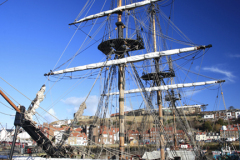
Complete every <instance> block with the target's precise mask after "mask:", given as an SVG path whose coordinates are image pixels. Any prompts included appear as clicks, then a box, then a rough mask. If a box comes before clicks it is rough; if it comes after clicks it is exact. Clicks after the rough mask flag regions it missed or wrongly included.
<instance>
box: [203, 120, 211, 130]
mask: <svg viewBox="0 0 240 160" xmlns="http://www.w3.org/2000/svg"><path fill="white" fill-rule="evenodd" d="M203 130H204V131H212V125H211V122H209V121H206V122H204V124H203Z"/></svg>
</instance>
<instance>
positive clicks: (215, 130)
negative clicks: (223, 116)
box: [213, 123, 222, 132]
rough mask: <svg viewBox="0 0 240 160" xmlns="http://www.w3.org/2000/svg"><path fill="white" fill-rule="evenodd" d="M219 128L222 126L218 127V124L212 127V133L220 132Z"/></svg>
mask: <svg viewBox="0 0 240 160" xmlns="http://www.w3.org/2000/svg"><path fill="white" fill-rule="evenodd" d="M221 127H222V125H220V124H218V123H217V124H216V125H215V126H214V127H213V130H214V132H220V129H221Z"/></svg>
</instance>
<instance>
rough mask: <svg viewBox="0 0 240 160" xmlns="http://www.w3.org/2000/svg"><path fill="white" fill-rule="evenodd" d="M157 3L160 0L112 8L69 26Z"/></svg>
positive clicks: (146, 0)
mask: <svg viewBox="0 0 240 160" xmlns="http://www.w3.org/2000/svg"><path fill="white" fill-rule="evenodd" d="M157 1H160V0H145V1H142V2H137V3H132V4H129V5H125V6H121V7H117V8H114V9H113V10H108V11H104V12H100V13H97V14H94V15H90V16H87V17H85V18H82V19H80V20H78V21H75V22H73V23H71V24H69V25H73V24H77V23H81V22H84V21H88V20H92V19H96V18H100V17H104V16H108V15H110V14H113V13H118V12H119V11H124V10H132V9H134V8H137V7H142V6H144V5H147V4H149V3H152V2H157Z"/></svg>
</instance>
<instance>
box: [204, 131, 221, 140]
mask: <svg viewBox="0 0 240 160" xmlns="http://www.w3.org/2000/svg"><path fill="white" fill-rule="evenodd" d="M206 139H207V140H219V139H220V133H213V132H209V133H207V135H206Z"/></svg>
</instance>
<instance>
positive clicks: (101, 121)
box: [0, 0, 224, 159]
mask: <svg viewBox="0 0 240 160" xmlns="http://www.w3.org/2000/svg"><path fill="white" fill-rule="evenodd" d="M172 3H173V2H171V3H169V2H168V1H164V0H139V1H138V0H136V1H132V0H129V1H123V0H117V3H116V2H115V1H112V2H111V3H110V4H111V5H110V9H109V10H104V11H103V10H101V11H100V12H97V13H95V14H93V15H87V16H82V17H81V18H79V16H78V18H77V19H76V20H75V21H74V22H72V23H70V24H69V25H70V26H71V27H75V30H76V31H81V32H82V34H86V40H89V41H85V42H83V43H82V44H81V47H80V49H79V50H78V51H77V52H76V53H75V54H74V55H73V57H71V58H70V59H68V60H65V62H64V63H63V64H61V65H59V66H58V67H56V68H54V69H52V70H50V72H46V74H44V76H46V77H47V79H48V80H49V81H54V83H53V85H51V86H49V90H48V92H47V93H49V91H50V90H52V88H53V87H55V85H57V84H58V83H61V81H62V80H65V79H66V80H69V81H75V80H76V79H77V80H76V81H75V82H76V83H75V84H74V85H72V87H70V88H69V91H70V90H71V89H72V88H75V87H76V86H77V85H78V84H79V83H80V82H81V80H83V79H88V80H89V81H92V82H93V83H92V86H90V88H89V89H90V91H85V90H81V92H85V93H86V97H85V98H84V100H83V101H82V103H81V105H80V106H79V108H78V110H77V111H76V113H75V114H74V118H73V120H72V122H71V124H70V125H69V126H68V127H65V130H64V131H63V132H62V134H61V136H60V138H61V139H60V140H58V143H57V144H55V143H53V139H49V138H48V137H47V136H46V135H45V134H44V133H43V132H42V131H41V130H40V129H39V127H38V126H37V125H36V122H35V121H34V120H33V115H36V112H37V109H38V108H39V106H40V103H41V102H42V101H43V100H44V99H45V98H46V94H47V93H46V92H45V90H46V88H47V86H46V84H47V83H46V84H44V85H42V86H41V88H40V90H39V91H38V92H37V95H36V97H35V99H34V100H33V101H32V103H31V104H30V106H29V108H28V109H26V108H25V107H23V106H20V107H17V106H16V105H14V103H12V102H11V100H10V99H9V98H8V97H7V96H6V95H5V94H4V93H3V92H0V94H1V95H3V96H4V98H5V99H6V100H7V101H8V102H9V103H10V104H11V106H13V108H14V109H15V110H16V111H17V114H16V118H15V123H14V124H15V126H16V129H15V135H16V134H17V131H18V130H19V128H20V127H22V128H23V129H24V130H25V131H27V132H28V133H29V134H30V136H31V137H32V138H33V139H34V140H35V141H36V142H37V144H38V145H39V146H41V147H42V149H43V150H44V151H45V152H46V154H47V156H50V157H52V158H66V157H73V156H74V153H73V152H74V150H77V151H81V152H84V153H85V154H86V155H88V156H89V157H91V158H95V159H96V158H97V159H99V158H100V157H101V154H102V153H103V151H104V152H105V154H108V155H110V156H111V157H109V158H114V157H115V158H119V159H128V158H129V157H133V156H134V157H138V158H139V159H140V158H143V159H144V158H146V157H147V158H146V159H150V158H149V156H150V154H152V153H154V154H155V153H156V156H152V157H153V159H155V158H156V157H157V158H159V159H192V158H193V159H204V156H203V154H202V153H201V149H200V148H199V147H198V146H197V144H196V142H195V140H194V137H193V135H194V134H193V131H192V129H191V128H190V126H189V124H188V122H187V120H186V117H185V114H184V112H183V111H182V110H180V109H178V107H177V105H178V104H179V105H180V106H182V108H184V107H183V106H185V105H183V104H182V102H181V100H182V99H184V97H186V95H185V94H186V93H185V92H184V88H189V87H192V88H193V91H195V88H198V87H201V86H204V87H205V86H208V87H211V86H212V85H219V84H222V83H223V82H224V80H219V79H214V80H212V79H211V80H207V81H187V80H186V78H187V77H188V76H189V75H188V74H193V75H196V77H198V76H201V75H200V74H199V73H195V72H192V71H190V70H188V69H185V68H184V67H183V66H185V67H186V66H191V62H192V61H194V60H197V59H199V58H200V57H201V56H203V55H204V54H205V53H206V52H207V51H208V50H209V49H210V48H211V47H212V45H211V44H208V45H205V44H204V45H196V44H194V43H193V42H191V41H189V40H188V38H187V37H186V36H185V35H184V34H183V33H182V32H181V31H180V30H179V28H177V27H176V26H175V25H174V23H173V22H172V21H171V18H170V17H168V16H166V15H165V14H164V12H163V11H162V10H161V7H162V6H165V5H169V6H171V5H172ZM88 7H91V3H90V1H87V2H86V4H85V5H84V8H83V10H82V12H81V14H82V13H84V11H86V8H88ZM102 9H103V8H102ZM130 20H131V21H133V22H134V23H130ZM163 22H167V23H166V24H167V27H165V28H164V27H163V25H162V24H164V23H163ZM104 26H105V28H104V29H102V28H103V27H104ZM93 27H96V28H94V29H96V32H94V33H93V32H91V31H92V29H93ZM169 27H172V28H173V29H172V30H171V31H174V32H175V31H176V32H177V34H178V36H177V37H184V40H178V39H175V38H172V37H170V36H169V35H168V33H169V32H170V29H169ZM99 31H100V33H99V34H102V36H101V37H99V36H97V34H96V33H97V32H99ZM97 38H98V39H99V40H96V39H97ZM92 41H93V42H92ZM90 42H92V43H90ZM167 42H171V43H172V45H168V44H167ZM94 45H95V46H96V45H97V49H98V51H92V50H91V51H88V50H87V49H88V48H89V47H90V46H94ZM82 52H88V55H85V56H92V57H94V55H95V54H102V55H103V57H104V61H103V60H102V61H100V62H91V64H78V65H77V66H72V65H75V64H76V63H75V62H74V64H71V62H72V61H74V60H75V59H76V57H78V56H79V55H82ZM97 52H98V53H97ZM90 54H91V55H90ZM93 59H94V58H93ZM177 62H179V63H180V64H178V63H177ZM178 70H186V71H187V76H185V79H184V80H183V83H176V82H178V81H179V79H178V78H177V77H180V76H182V75H183V74H182V73H180V74H179V73H178ZM91 78H92V79H93V80H90V79H91ZM197 79H198V78H197ZM99 81H100V85H99V86H98V88H100V89H98V90H99V92H100V96H99V101H98V107H97V110H96V112H95V115H94V118H93V121H92V123H91V125H90V126H89V133H88V146H87V147H86V148H87V149H88V150H86V148H84V149H83V148H77V147H74V146H71V145H67V144H65V141H66V140H67V139H68V138H69V136H70V135H71V132H72V128H73V126H74V125H75V124H76V123H77V122H78V120H79V119H80V118H81V117H82V115H83V113H84V110H85V109H86V108H87V107H88V106H87V105H86V102H87V99H88V98H89V95H90V94H91V92H92V90H93V88H94V87H95V85H96V84H97V82H99ZM70 83H71V84H73V82H70ZM60 86H61V85H60ZM62 87H65V86H62ZM84 87H85V86H83V88H84ZM201 89H203V88H201ZM0 91H1V90H0ZM133 104H134V105H135V106H139V107H137V108H138V109H139V108H141V107H142V108H144V110H145V113H144V116H143V118H142V120H141V125H136V126H131V125H129V126H130V128H125V126H126V122H127V121H126V119H125V117H126V115H125V114H126V112H125V110H124V109H125V106H132V105H133ZM191 105H192V104H191ZM113 108H114V109H116V108H118V113H117V111H116V115H117V117H118V122H117V125H118V127H117V128H119V129H118V137H119V138H118V139H119V140H118V141H119V143H118V147H117V149H115V148H114V149H113V148H111V147H108V146H107V145H103V144H101V143H98V142H99V141H100V138H101V136H99V135H96V134H95V133H94V130H96V129H98V127H99V128H100V129H99V131H100V134H104V131H105V130H104V129H105V127H106V126H108V127H106V128H107V129H106V130H108V129H109V130H111V127H112V126H113V124H111V122H110V120H109V119H108V118H109V117H108V116H109V111H110V110H112V109H113ZM163 108H169V109H170V110H171V111H172V112H171V114H172V115H171V117H172V120H173V123H172V124H171V125H172V134H168V132H166V131H167V129H166V128H168V127H166V124H164V123H165V122H166V121H167V120H168V119H167V116H164V115H163V111H162V110H163ZM135 109H136V108H135ZM150 117H151V118H150ZM150 119H151V121H152V123H153V124H154V126H151V128H150V126H148V125H149V124H147V123H148V122H149V121H150ZM132 121H133V122H134V123H135V122H136V121H135V119H132ZM176 124H178V125H179V126H177V125H176ZM82 125H84V124H82ZM133 128H138V129H139V130H141V131H140V132H141V134H139V139H138V141H139V142H138V144H140V145H138V147H136V149H138V151H135V152H131V151H128V149H129V148H128V147H129V145H128V144H127V143H126V133H127V130H131V129H133ZM180 128H181V130H182V132H183V133H184V134H183V138H184V139H186V141H188V144H189V145H188V146H191V147H189V150H186V149H179V146H178V138H177V135H178V133H177V129H180ZM147 129H152V130H155V134H154V135H153V136H152V137H151V139H150V138H149V137H150V136H148V137H147V136H146V135H147V134H148V133H147V132H146V130H147ZM54 138H55V136H54ZM95 139H98V140H97V141H95ZM153 139H155V140H153ZM14 141H16V136H15V138H14V140H13V143H15V142H14ZM134 141H136V140H134ZM171 141H172V142H173V143H171ZM151 142H154V143H152V144H151ZM107 143H109V141H108V142H107ZM12 146H13V148H14V145H12ZM91 146H97V147H99V150H98V151H96V152H97V153H93V151H92V150H91V149H92V148H91ZM167 148H169V149H167ZM187 148H188V147H187ZM129 150H130V149H129ZM12 151H13V149H12ZM147 151H148V152H151V153H148V152H147ZM11 156H12V155H11ZM11 158H12V157H10V159H11Z"/></svg>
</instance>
